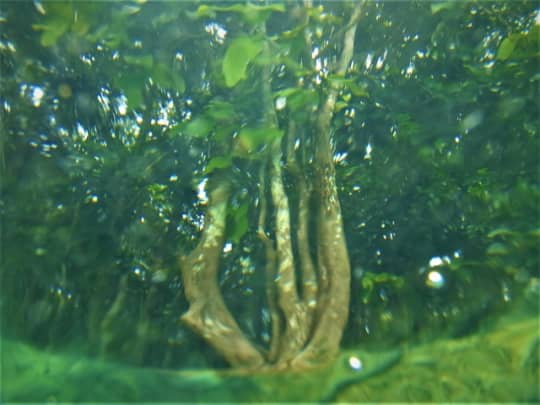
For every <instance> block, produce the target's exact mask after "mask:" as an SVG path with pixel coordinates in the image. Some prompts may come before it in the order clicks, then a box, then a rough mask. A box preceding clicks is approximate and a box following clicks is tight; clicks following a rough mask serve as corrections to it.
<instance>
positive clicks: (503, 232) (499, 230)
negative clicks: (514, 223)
mask: <svg viewBox="0 0 540 405" xmlns="http://www.w3.org/2000/svg"><path fill="white" fill-rule="evenodd" d="M514 234H515V232H513V231H512V230H510V229H508V228H506V227H501V228H497V229H495V230H493V231H491V232H490V233H488V234H487V237H488V238H490V239H493V238H496V237H498V236H503V237H505V236H512V235H514Z"/></svg>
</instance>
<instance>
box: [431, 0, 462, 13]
mask: <svg viewBox="0 0 540 405" xmlns="http://www.w3.org/2000/svg"><path fill="white" fill-rule="evenodd" d="M456 3H457V1H456V0H451V1H443V2H437V3H433V4H431V14H437V13H438V12H439V11H442V10H450V9H452V8H454V7H455V6H456Z"/></svg>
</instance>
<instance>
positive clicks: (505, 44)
mask: <svg viewBox="0 0 540 405" xmlns="http://www.w3.org/2000/svg"><path fill="white" fill-rule="evenodd" d="M517 39H518V37H516V36H515V35H510V36H509V37H508V38H505V39H503V41H502V42H501V44H500V45H499V49H498V50H497V59H498V60H501V61H504V60H506V59H508V58H509V57H510V56H511V55H512V52H514V48H515V47H516V44H517Z"/></svg>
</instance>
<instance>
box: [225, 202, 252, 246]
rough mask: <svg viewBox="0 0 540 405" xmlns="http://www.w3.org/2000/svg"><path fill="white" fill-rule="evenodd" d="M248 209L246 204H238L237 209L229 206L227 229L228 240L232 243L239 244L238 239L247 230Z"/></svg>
mask: <svg viewBox="0 0 540 405" xmlns="http://www.w3.org/2000/svg"><path fill="white" fill-rule="evenodd" d="M248 208H249V204H248V203H247V202H245V203H243V204H240V205H239V206H238V207H234V206H232V205H229V221H228V224H227V227H228V229H229V232H230V233H229V238H230V239H231V240H232V241H233V242H234V243H238V242H240V239H242V237H243V236H244V235H245V234H246V232H247V230H248Z"/></svg>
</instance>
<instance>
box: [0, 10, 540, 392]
mask: <svg viewBox="0 0 540 405" xmlns="http://www.w3.org/2000/svg"><path fill="white" fill-rule="evenodd" d="M355 4H356V3H350V2H325V1H322V2H313V5H312V7H309V5H307V3H306V4H304V2H292V1H291V2H285V3H279V2H267V3H264V2H256V3H255V2H254V4H248V3H234V2H221V3H206V2H185V1H182V2H151V1H149V2H144V1H126V2H119V3H108V2H103V3H102V2H85V1H74V2H68V1H33V2H18V1H3V2H1V3H0V189H1V194H0V215H1V229H0V232H1V234H0V237H1V239H0V272H1V289H2V291H1V297H0V309H1V321H2V324H1V332H2V337H3V341H2V342H3V343H2V351H1V353H2V370H1V371H2V375H1V391H0V392H1V394H0V395H1V399H2V400H3V401H36V402H41V401H172V402H176V401H188V402H189V401H219V402H237V401H248V402H250V401H268V402H281V401H293V402H296V401H306V402H313V401H333V400H341V401H347V402H355V401H361V400H362V401H398V402H403V401H468V400H471V401H472V400H474V401H538V400H539V398H540V395H539V394H538V332H537V331H538V328H537V326H538V325H537V319H538V311H539V285H540V284H539V277H540V274H539V263H538V258H539V257H540V251H539V246H540V244H539V237H540V223H539V207H540V189H539V174H540V171H539V166H538V156H540V155H539V153H540V149H539V135H538V127H539V125H538V124H539V122H538V120H539V116H540V115H539V114H538V112H539V111H540V110H539V106H538V100H539V97H538V96H539V94H538V80H539V78H540V76H539V72H538V56H539V55H538V54H539V49H540V48H539V43H538V42H539V36H540V31H539V17H538V16H539V10H538V5H537V4H536V3H535V2H530V1H512V2H470V3H469V2H467V3H465V2H463V3H462V2H455V3H454V2H437V3H429V2H377V3H376V2H366V3H362V4H361V17H360V19H359V20H358V22H357V24H356V27H357V28H356V34H355V36H354V46H353V49H352V59H351V62H350V63H349V64H348V66H347V69H346V73H345V74H338V73H336V66H337V65H338V64H339V60H340V57H341V54H342V52H343V48H344V45H343V44H344V37H345V36H346V32H347V30H348V29H349V28H350V26H348V25H347V24H348V21H349V18H350V16H351V14H352V10H353V6H354V5H355ZM263 27H264V29H263ZM235 47H236V49H235ZM263 56H264V57H263ZM265 69H267V71H269V72H270V80H266V81H265V79H264V78H263V74H262V73H261V72H263V71H265ZM268 84H269V87H268V88H269V89H270V90H271V94H270V97H271V100H270V101H271V104H272V106H273V110H275V112H273V114H274V113H275V116H276V120H277V128H273V129H272V130H270V131H269V130H268V126H267V124H266V123H265V122H266V121H265V120H266V119H267V118H266V116H267V115H268V108H267V107H268V105H267V104H265V102H266V101H267V100H266V98H265V97H266V96H265V94H264V91H263V90H262V89H264V88H265V86H266V85H268ZM332 89H337V90H336V100H335V101H336V102H335V105H334V108H333V112H332V119H331V124H330V128H329V129H328V132H329V133H330V135H331V140H332V148H333V150H334V156H333V163H334V166H335V170H336V184H337V190H338V195H339V200H340V204H341V209H342V216H343V226H344V232H345V238H346V243H347V249H348V255H349V259H348V261H349V262H350V266H351V280H350V292H351V298H350V305H349V315H348V321H347V325H346V327H345V330H344V334H343V338H342V340H341V347H342V352H341V354H340V355H339V357H338V358H337V360H336V361H335V362H333V363H331V364H329V365H328V366H327V367H326V368H323V369H321V370H315V371H311V372H300V373H296V374H295V373H293V374H290V373H279V372H275V373H272V374H271V375H268V374H262V375H257V374H256V373H255V374H254V375H245V374H240V375H235V374H234V373H233V374H231V371H229V370H228V365H227V363H226V362H225V361H224V360H223V359H222V357H221V356H220V355H219V353H217V352H216V351H214V350H212V349H211V348H210V347H209V346H208V345H207V344H206V343H205V341H204V340H203V339H202V338H201V337H200V336H198V335H197V334H196V333H194V332H193V331H191V330H190V329H189V328H187V327H186V326H185V325H184V324H183V323H181V322H180V321H179V318H180V316H181V315H182V314H183V313H185V312H186V310H187V308H188V301H187V299H186V296H185V292H184V281H183V279H182V275H181V272H180V270H179V264H178V259H179V257H180V256H182V255H187V254H189V252H192V251H193V249H194V248H195V247H196V246H197V243H199V241H200V240H201V236H202V235H203V233H204V229H205V226H208V222H207V221H206V222H205V214H206V211H207V208H208V200H207V198H208V193H209V189H210V188H211V187H212V185H213V182H215V181H216V180H215V179H216V178H225V179H227V180H226V181H227V182H229V183H230V185H231V190H232V191H231V195H230V198H229V206H228V208H227V213H226V231H225V232H226V234H225V242H224V244H223V249H222V252H221V255H220V256H221V257H220V262H219V286H220V291H221V294H222V296H223V300H224V302H225V304H226V305H227V307H228V308H229V309H230V311H231V313H232V314H233V316H234V318H235V319H236V322H237V323H238V325H239V327H240V328H241V330H242V331H243V333H244V334H245V336H246V337H247V338H248V339H249V340H250V341H251V342H254V343H255V345H256V347H257V348H261V351H262V352H264V351H265V350H267V349H268V348H269V347H270V344H271V343H270V342H271V334H272V321H271V308H270V307H269V305H268V301H267V295H266V288H267V285H268V283H269V279H268V277H267V276H266V274H265V272H266V270H265V268H266V264H267V263H268V260H267V258H266V256H265V253H264V245H263V243H261V239H260V237H259V235H258V228H259V227H260V222H261V211H263V208H262V203H261V201H263V200H264V199H265V198H266V199H268V200H269V201H270V203H269V205H268V211H269V214H268V215H267V218H266V219H265V220H264V221H263V222H264V223H263V225H266V226H267V228H268V232H267V236H268V237H269V239H270V240H272V241H273V240H275V236H276V234H277V231H276V230H275V229H272V228H271V226H270V224H272V223H273V222H272V221H274V220H275V218H274V214H272V210H273V209H274V205H276V201H275V200H274V201H273V202H272V199H271V198H269V195H270V191H269V188H268V187H267V189H266V191H264V190H263V191H261V189H263V187H262V186H264V184H265V182H264V181H261V176H262V175H261V173H263V172H264V169H265V163H264V162H265V159H266V157H267V156H268V153H269V150H270V149H271V147H270V145H271V143H272V142H273V140H275V139H276V138H278V140H279V139H281V138H279V137H281V136H283V140H282V143H281V146H282V149H283V153H284V154H283V158H282V166H283V171H284V175H283V180H284V184H285V192H286V196H287V198H288V201H289V204H290V207H292V208H291V221H292V222H291V224H292V229H293V231H296V230H297V228H298V224H299V214H298V212H299V211H298V210H297V209H296V208H295V207H296V206H297V205H298V204H299V202H301V201H303V194H302V191H301V190H300V186H299V183H298V181H297V177H295V176H297V174H296V172H295V171H294V167H293V165H292V164H291V163H290V161H289V160H287V159H290V157H291V156H293V157H294V159H293V160H295V159H296V162H300V163H301V164H300V168H301V169H302V170H301V172H302V173H303V177H304V178H306V179H308V183H309V180H310V179H312V178H314V176H315V174H316V173H317V170H318V167H317V166H316V165H315V164H314V163H313V162H314V159H315V157H316V153H315V151H316V150H317V148H316V146H314V145H315V144H316V142H317V135H316V134H315V132H314V128H317V127H316V123H317V119H318V117H320V115H321V111H322V106H323V105H324V102H325V100H326V99H327V97H328V95H329V94H330V93H331V92H332V91H333V90H332ZM265 125H266V126H265ZM254 128H256V129H257V130H254ZM261 128H263V129H265V130H264V131H263V130H260V129H261ZM283 133H286V134H287V136H284V135H283ZM291 134H292V135H291ZM287 137H288V138H287ZM220 176H222V177H220ZM267 186H268V184H267ZM311 192H312V194H310V195H311V196H312V197H310V198H309V199H307V202H308V206H310V207H312V208H313V205H314V204H315V199H316V192H313V190H311ZM314 196H315V197H314ZM316 221H317V219H316V218H315V217H314V216H311V217H309V219H308V225H309V226H310V229H311V230H313V229H314V228H315V227H316ZM308 239H309V242H310V243H311V248H310V249H308V250H309V252H308V256H310V257H311V258H312V259H313V260H314V261H317V260H318V259H317V258H318V249H317V245H316V243H314V242H316V240H317V236H315V234H314V232H311V233H309V237H308ZM292 250H293V252H294V254H295V255H296V256H299V252H300V250H302V247H301V245H299V244H298V243H297V242H293V246H292ZM295 270H296V271H297V273H299V272H300V268H299V265H298V264H296V268H295ZM271 279H272V278H271V277H270V280H271ZM299 289H300V290H301V288H299ZM509 342H511V343H509ZM512 342H515V344H513V343H512ZM355 359H360V360H363V361H362V367H360V368H358V366H357V363H355V361H356V360H355ZM351 362H352V363H351ZM486 363H490V364H492V365H493V370H494V371H493V372H486V370H485V367H486V366H485V364H486ZM434 381H437V382H439V383H437V384H436V383H435V382H434ZM389 386H390V387H391V388H387V387H389ZM381 387H384V389H383V388H381Z"/></svg>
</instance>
